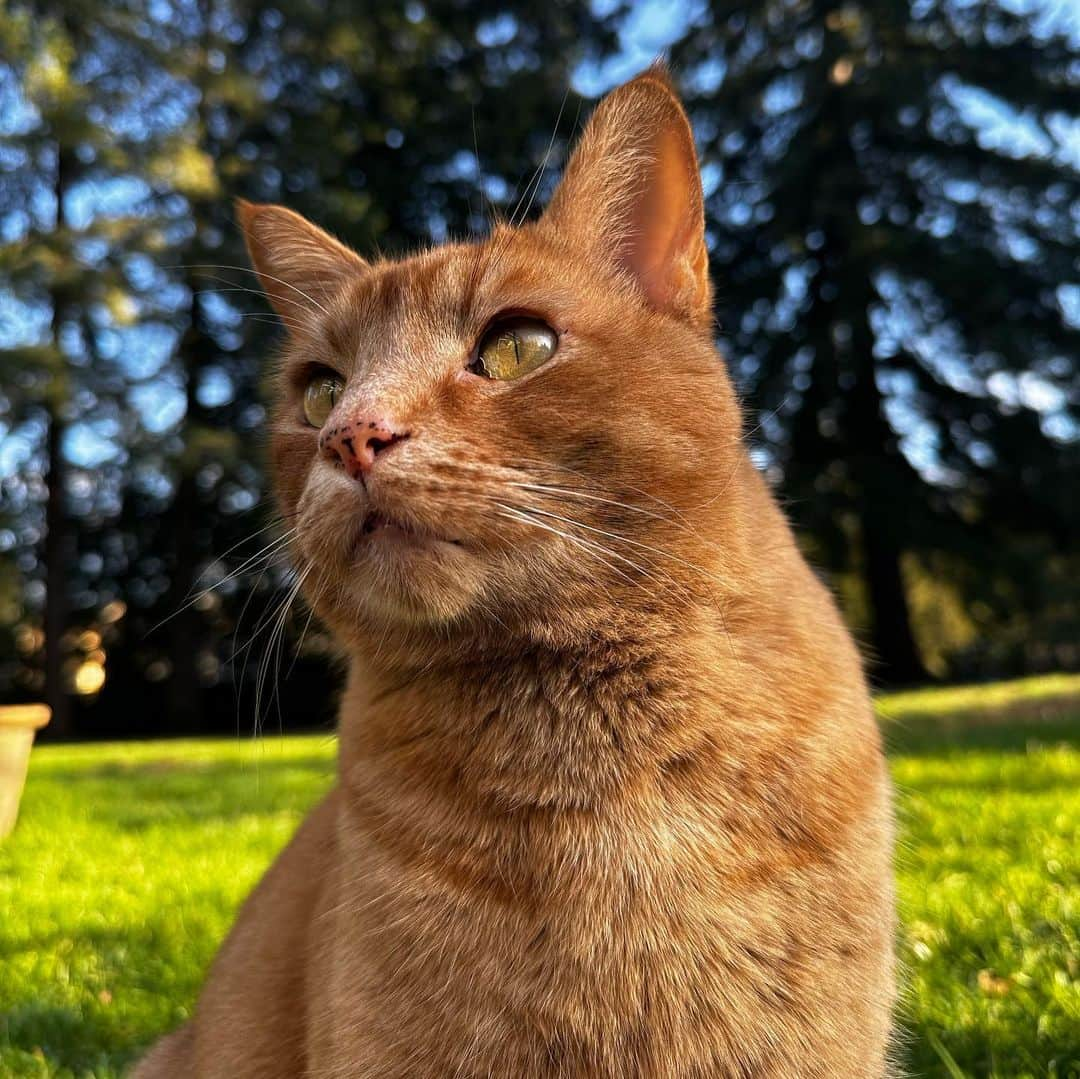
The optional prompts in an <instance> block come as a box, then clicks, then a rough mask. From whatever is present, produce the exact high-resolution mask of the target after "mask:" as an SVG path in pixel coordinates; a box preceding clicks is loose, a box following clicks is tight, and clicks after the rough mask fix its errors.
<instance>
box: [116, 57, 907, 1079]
mask: <svg viewBox="0 0 1080 1079" xmlns="http://www.w3.org/2000/svg"><path fill="white" fill-rule="evenodd" d="M238 212H239V218H240V222H241V225H242V227H243V230H244V233H245V235H246V237H247V239H248V245H249V250H250V254H251V259H252V263H253V265H254V268H255V270H256V272H257V273H258V275H259V278H260V281H261V283H262V286H263V288H264V290H265V292H266V294H267V296H268V298H269V300H270V302H271V303H272V304H273V306H274V308H275V309H276V311H277V313H278V315H279V316H280V318H281V321H282V324H283V326H284V327H285V330H286V340H285V344H284V348H283V351H282V354H281V356H280V357H279V358H278V360H277V366H276V373H275V382H274V387H275V388H274V407H273V417H272V421H271V424H270V429H269V431H268V444H269V448H270V454H271V461H272V467H273V474H274V478H275V485H276V492H277V497H278V500H279V502H280V508H281V511H282V515H283V517H284V518H285V519H287V520H288V521H289V522H290V524H291V525H293V526H294V528H293V530H292V531H291V532H290V535H289V538H288V541H287V542H288V544H289V549H290V552H291V556H292V558H293V560H294V563H295V566H296V568H297V572H298V580H299V581H300V582H301V583H300V584H298V585H297V588H298V589H302V591H303V593H304V595H305V597H306V598H307V601H308V602H309V603H310V604H311V606H312V607H313V608H314V611H315V613H316V616H317V617H318V618H320V619H321V620H322V621H323V622H324V623H325V624H326V625H327V626H329V627H330V628H331V629H332V631H333V633H334V635H335V637H336V639H337V641H338V643H339V644H340V647H341V650H342V653H343V654H344V655H345V656H346V657H347V658H348V662H349V677H348V684H347V687H346V689H345V692H344V695H343V698H342V701H341V709H340V720H339V722H340V732H341V738H340V746H341V749H340V765H339V776H338V783H337V785H336V787H335V788H334V790H333V791H332V793H331V794H330V795H329V796H328V797H327V798H326V800H325V801H324V802H323V803H322V804H321V805H320V806H319V807H318V808H317V809H316V810H315V811H314V812H313V814H312V815H311V816H310V817H309V819H308V820H307V821H306V822H305V823H304V824H303V825H302V827H301V828H300V830H299V832H298V833H297V835H296V836H295V838H294V839H293V841H292V842H291V844H290V845H289V846H288V847H287V849H286V850H285V851H284V853H283V854H282V855H281V856H280V858H279V859H278V861H277V862H276V863H275V864H274V866H273V867H272V868H271V869H270V871H269V872H268V873H267V875H266V877H265V878H264V879H263V881H262V882H261V883H260V884H259V886H258V888H257V889H256V891H255V892H254V894H253V895H252V896H251V898H250V899H249V900H248V902H247V904H246V905H245V906H244V908H243V910H242V911H241V914H240V916H239V919H238V922H237V924H236V926H235V928H234V929H233V931H232V934H231V935H230V937H229V939H228V940H227V942H226V943H225V945H224V947H223V948H222V950H221V952H220V954H219V955H218V957H217V959H216V961H215V963H214V965H213V967H212V969H211V971H210V974H209V978H208V981H207V983H206V987H205V989H204V992H203V995H202V997H201V999H200V1001H199V1004H198V1007H197V1010H196V1012H195V1014H194V1017H193V1018H192V1019H191V1021H190V1022H189V1023H188V1024H186V1025H185V1026H184V1027H182V1028H181V1029H180V1030H179V1031H177V1032H176V1033H174V1034H172V1035H171V1036H170V1037H168V1038H166V1039H165V1040H164V1041H163V1042H161V1043H160V1044H159V1045H158V1046H157V1047H155V1049H154V1050H153V1051H152V1052H151V1053H150V1055H149V1056H148V1057H147V1058H146V1059H145V1060H144V1061H143V1062H142V1064H141V1065H140V1066H139V1068H138V1069H137V1072H136V1075H137V1076H139V1077H140V1079H151V1077H159V1076H170V1077H171V1076H176V1077H180V1076H184V1077H190V1076H221V1077H223V1079H225V1077H227V1079H237V1077H242V1076H251V1077H256V1076H258V1077H260V1079H264V1077H268V1076H281V1077H286V1076H288V1077H295V1076H304V1075H307V1076H318V1077H320V1079H329V1077H336V1076H338V1077H346V1076H348V1077H362V1079H368V1077H370V1079H375V1077H379V1079H388V1077H400V1079H405V1077H409V1079H419V1077H425V1076H432V1077H435V1076H439V1077H445V1076H487V1075H491V1076H502V1077H511V1079H516V1077H535V1076H552V1077H554V1076H565V1077H611V1079H616V1077H617V1079H629V1077H684V1076H685V1077H701V1079H705V1077H710V1079H717V1077H776V1079H838V1077H843V1079H858V1077H867V1079H870V1077H875V1079H878V1077H881V1076H884V1075H887V1074H889V1064H888V1051H889V1039H890V1029H891V1011H892V1005H893V999H894V970H893V932H894V914H893V885H892V877H891V856H892V815H891V794H890V789H889V783H888V779H887V777H886V772H885V768H884V763H883V759H882V754H881V748H880V744H879V738H878V733H877V729H876V726H875V724H874V720H873V716H872V712H871V708H870V702H869V698H868V694H867V689H866V685H865V682H864V678H863V674H862V669H861V664H860V660H859V657H858V654H857V652H856V649H855V647H854V645H853V643H852V641H851V638H850V636H849V634H848V632H847V630H846V629H845V627H844V625H843V623H842V621H841V619H840V617H839V615H838V613H837V609H836V607H835V605H834V603H833V601H832V599H831V598H830V596H829V595H828V594H827V592H826V590H825V589H824V587H823V586H822V585H821V584H820V583H819V582H818V580H817V579H816V578H815V576H814V574H813V573H812V572H811V571H810V569H809V568H808V567H807V565H806V563H805V562H804V560H803V558H802V556H801V555H800V554H799V551H798V549H797V547H796V545H795V543H794V540H793V538H792V535H791V532H790V529H789V527H788V524H787V522H786V521H785V519H784V517H783V515H782V513H781V511H780V510H779V509H778V507H777V505H776V503H775V501H774V499H773V498H772V496H771V494H770V492H769V490H768V489H767V487H766V485H765V483H764V481H763V479H762V478H761V477H760V476H759V475H758V473H757V472H756V471H755V469H754V468H753V466H752V465H751V463H750V460H749V457H748V455H747V450H746V447H745V445H744V442H743V438H742V434H743V427H742V417H741V415H740V411H739V406H738V403H737V401H736V398H735V395H734V392H733V390H732V387H731V384H730V382H729V380H728V376H727V374H726V372H725V367H724V364H723V361H722V360H721V358H720V357H719V356H718V354H717V352H716V348H715V343H714V325H713V316H712V306H711V302H712V291H711V286H710V282H709V276H708V252H707V250H706V245H705V234H704V219H703V200H702V192H701V184H700V180H699V176H698V167H697V161H696V157H695V152H694V143H693V137H692V134H691V131H690V126H689V123H688V121H687V118H686V115H685V113H684V112H683V109H682V107H681V105H680V104H679V102H678V100H677V98H676V96H675V94H674V93H673V91H672V88H671V85H670V83H669V81H668V78H667V76H666V73H665V72H664V71H663V70H662V69H659V68H653V69H650V70H649V71H648V72H646V73H645V74H644V75H642V76H639V77H638V78H637V79H635V80H633V81H632V82H630V83H628V84H627V85H625V86H623V87H622V88H620V89H618V90H616V91H614V92H613V93H612V94H610V95H609V96H608V97H607V98H606V99H604V101H603V102H601V104H600V105H599V106H598V107H597V109H596V110H595V112H594V114H593V117H592V119H591V121H590V123H589V124H588V127H587V129H586V131H585V132H584V134H583V136H582V138H581V139H580V141H579V143H578V145H577V148H576V150H575V152H574V154H573V156H572V158H571V160H570V162H569V164H568V166H567V168H566V171H565V175H564V177H563V180H562V183H561V185H560V186H559V188H558V190H557V192H556V194H555V195H554V197H553V199H552V201H551V203H550V205H549V207H548V209H547V210H546V212H545V213H544V214H543V215H542V216H540V217H539V219H538V220H535V221H532V222H530V223H522V224H518V225H512V224H510V223H508V222H503V223H501V224H497V225H496V226H495V227H494V228H493V230H492V232H491V235H490V236H488V237H487V238H485V239H483V240H480V241H476V242H473V243H462V244H449V245H446V246H443V247H439V248H435V249H433V250H429V251H425V252H421V253H418V254H415V255H412V256H410V257H408V258H404V259H402V260H400V261H390V260H382V259H378V260H374V261H371V262H368V261H366V260H365V259H363V258H361V257H360V256H359V255H356V254H354V253H353V252H352V251H350V250H349V249H348V248H346V247H345V246H344V245H343V244H341V243H340V242H338V241H337V240H335V239H332V238H331V237H329V236H328V235H326V234H325V233H324V232H322V231H321V230H319V229H318V228H317V227H316V226H314V225H312V224H310V223H309V222H307V221H305V220H304V219H302V218H300V217H299V216H297V215H296V214H294V213H292V212H291V211H289V210H286V209H283V208H281V207H276V206H258V205H252V204H249V203H241V204H239V207H238ZM493 327H494V328H495V329H496V330H497V332H499V333H503V334H506V335H509V336H506V337H505V340H503V341H502V343H501V344H499V346H498V347H499V349H500V350H501V351H500V352H499V354H498V357H497V362H496V360H494V359H493V360H490V362H489V364H488V365H487V366H485V363H484V361H483V357H482V356H481V355H480V354H479V353H480V350H482V348H483V345H482V343H483V342H484V340H485V335H486V334H488V333H490V332H491V331H492V328H493ZM527 334H531V335H532V336H531V337H526V336H525V335H527ZM515 335H519V336H515ZM523 350H524V351H523ZM529 350H531V351H529ZM318 380H322V381H318ZM312 386H314V389H313V390H311V392H310V393H309V387H312ZM305 400H307V402H308V406H307V407H306V408H305ZM312 402H315V404H312Z"/></svg>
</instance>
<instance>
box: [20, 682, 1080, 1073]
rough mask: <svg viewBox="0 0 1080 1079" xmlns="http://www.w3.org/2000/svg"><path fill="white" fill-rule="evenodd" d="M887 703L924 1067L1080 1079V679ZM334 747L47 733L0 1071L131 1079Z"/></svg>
mask: <svg viewBox="0 0 1080 1079" xmlns="http://www.w3.org/2000/svg"><path fill="white" fill-rule="evenodd" d="M880 709H881V713H882V716H883V723H884V725H885V730H886V737H887V740H888V743H889V746H890V752H891V757H892V764H893V775H894V776H895V779H896V784H897V789H898V802H899V815H900V822H901V846H900V850H899V852H898V871H899V876H900V892H901V907H902V916H903V921H904V936H903V943H902V955H903V959H904V963H905V967H906V971H905V981H906V990H905V999H904V1005H903V1014H902V1016H901V1022H902V1025H903V1027H904V1028H905V1031H906V1049H905V1052H906V1058H907V1062H908V1067H909V1069H910V1071H911V1073H913V1074H915V1075H924V1076H942V1077H947V1079H956V1077H958V1076H993V1077H995V1079H1028V1077H1035V1076H1039V1077H1048V1076H1053V1077H1057V1079H1080V678H1066V677H1060V676H1059V677H1054V678H1045V679H1027V680H1024V681H1021V682H1014V683H1006V684H999V685H995V686H988V687H980V688H977V689H975V688H973V689H963V690H956V689H949V690H929V691H925V692H921V693H909V694H897V695H894V696H891V697H886V698H883V699H882V700H881V702H880ZM333 755H334V743H333V740H332V739H330V738H327V737H303V738H284V739H282V738H267V739H265V740H263V741H261V742H258V743H251V742H241V743H236V742H229V741H186V742H148V743H137V744H113V745H96V746H73V747H47V748H43V749H41V750H39V751H37V752H36V753H35V756H34V760H33V764H32V766H31V774H30V779H29V782H28V785H27V791H26V795H25V798H24V800H23V812H22V818H21V820H20V823H19V826H18V828H17V829H16V832H15V834H14V835H13V836H12V837H11V838H10V839H8V840H7V841H6V842H3V843H0V1076H9V1075H10V1076H61V1075H62V1076H80V1077H82V1076H96V1077H104V1076H115V1075H119V1074H121V1072H122V1071H123V1069H124V1067H125V1066H126V1065H127V1064H129V1063H130V1062H131V1060H132V1059H133V1058H134V1057H135V1055H136V1054H137V1053H138V1051H139V1050H140V1048H141V1047H142V1046H144V1045H146V1044H147V1043H148V1042H150V1041H152V1040H153V1039H154V1038H155V1037H156V1036H157V1035H158V1034H159V1033H161V1032H162V1031H164V1030H167V1029H168V1028H170V1027H171V1026H173V1025H175V1024H176V1023H178V1022H179V1021H180V1020H182V1019H183V1018H184V1017H185V1016H186V1015H187V1012H188V1009H189V1008H190V1007H191V1004H192V1001H193V1000H194V998H195V995H196V993H197V991H198V988H199V983H200V980H201V978H202V975H203V971H204V969H205V967H206V965H207V963H208V962H209V960H210V958H211V956H212V955H213V954H214V951H215V950H216V948H217V946H218V944H219V942H220V940H221V938H222V936H223V935H224V933H225V932H226V930H227V928H228V926H229V924H230V922H231V920H232V917H233V914H234V911H235V908H236V906H237V904H238V903H239V902H240V901H241V899H242V898H243V897H244V895H246V893H247V892H248V890H249V889H250V888H251V886H252V885H253V884H254V883H255V881H256V880H257V879H258V877H259V875H260V874H261V873H262V871H263V869H264V868H265V866H266V864H267V863H268V862H269V861H270V860H271V858H272V857H273V856H274V854H275V852H276V851H277V850H278V849H279V848H280V847H281V846H282V844H283V843H284V842H285V841H286V840H287V839H288V837H289V836H290V835H291V833H292V831H293V829H294V828H295V827H296V824H297V822H298V821H299V820H300V818H301V816H302V815H303V813H304V812H305V810H306V809H307V808H308V807H309V806H310V805H311V803H312V802H313V801H314V800H315V799H316V798H317V797H318V795H319V794H320V793H321V792H322V791H323V790H324V789H325V788H326V787H327V786H328V785H329V784H330V782H331V779H332V775H333ZM838 1079H843V1077H838Z"/></svg>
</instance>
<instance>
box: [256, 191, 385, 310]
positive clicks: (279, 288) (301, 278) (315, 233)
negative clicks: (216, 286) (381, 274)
mask: <svg viewBox="0 0 1080 1079" xmlns="http://www.w3.org/2000/svg"><path fill="white" fill-rule="evenodd" d="M236 217H237V220H238V221H239V222H240V228H241V229H242V230H243V233H244V240H245V242H246V243H247V249H248V255H249V256H250V257H251V265H252V266H253V267H254V269H255V273H256V274H258V277H259V283H260V284H261V285H262V287H263V291H264V292H265V293H266V296H267V299H269V301H270V303H271V304H272V305H273V308H274V310H275V311H277V313H278V314H279V315H280V316H281V319H282V321H283V322H284V323H285V325H286V327H295V326H296V325H297V324H298V323H299V324H303V322H304V321H306V320H307V319H308V318H311V317H313V316H315V315H316V314H318V313H319V312H320V310H321V309H322V307H323V306H325V302H326V300H327V298H328V297H329V296H332V295H333V294H334V293H335V292H336V291H337V290H338V289H339V288H340V287H341V285H343V284H344V283H345V282H346V281H348V280H350V279H353V278H356V277H357V276H359V275H361V274H363V273H365V272H366V271H367V269H368V264H367V263H366V262H365V261H364V260H363V259H362V258H361V257H360V256H359V255H358V254H357V253H356V252H355V251H353V250H352V249H351V248H348V247H346V246H345V245H344V244H343V243H341V242H340V241H338V240H335V239H334V237H333V236H331V235H330V234H329V233H328V232H324V231H323V230H322V229H320V228H318V227H317V226H316V225H313V224H312V223H311V222H310V221H308V220H306V219H305V218H303V217H301V216H300V215H299V214H297V213H293V211H292V210H287V209H285V207H284V206H271V205H266V204H257V203H253V202H247V201H246V200H245V199H237V200H236Z"/></svg>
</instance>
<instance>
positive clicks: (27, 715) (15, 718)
mask: <svg viewBox="0 0 1080 1079" xmlns="http://www.w3.org/2000/svg"><path fill="white" fill-rule="evenodd" d="M51 718H52V710H51V709H50V708H49V706H48V705H47V704H7V705H0V727H23V728H26V727H29V728H30V729H31V730H35V731H36V730H40V729H41V728H42V727H44V726H46V724H48V722H49V720H50V719H51Z"/></svg>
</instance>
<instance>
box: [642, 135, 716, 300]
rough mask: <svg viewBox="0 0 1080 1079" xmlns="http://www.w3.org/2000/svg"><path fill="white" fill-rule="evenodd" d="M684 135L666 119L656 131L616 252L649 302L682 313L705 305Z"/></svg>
mask: <svg viewBox="0 0 1080 1079" xmlns="http://www.w3.org/2000/svg"><path fill="white" fill-rule="evenodd" d="M688 136H689V131H685V132H684V131H682V130H680V128H679V126H675V125H670V124H669V125H665V126H664V127H662V128H661V129H660V130H659V131H658V133H657V138H656V144H655V147H654V156H653V159H652V162H651V164H650V166H649V167H648V168H647V170H646V175H645V177H644V183H643V185H642V187H641V189H640V191H639V193H638V195H637V197H636V198H635V199H634V200H633V203H632V208H631V212H630V219H629V221H628V222H627V228H628V235H627V239H626V242H625V243H624V245H623V249H622V253H621V260H622V263H623V265H624V266H625V267H626V269H628V270H629V271H630V272H631V273H632V274H633V275H634V276H635V277H636V278H637V280H638V281H639V282H640V284H641V286H642V288H643V289H644V290H645V293H646V295H647V296H648V297H649V300H650V302H651V303H653V304H654V305H656V306H657V307H659V308H662V309H664V310H677V311H679V312H680V313H682V314H692V313H694V311H695V309H697V308H699V307H700V306H701V305H702V304H705V305H707V304H708V276H707V275H708V268H707V259H703V258H702V254H703V253H704V245H705V238H704V220H703V216H702V204H701V194H700V192H701V188H700V182H699V180H698V176H697V161H696V158H695V156H694V150H693V146H692V145H689V144H688Z"/></svg>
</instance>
